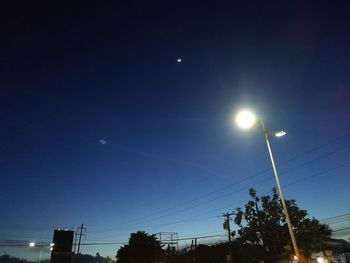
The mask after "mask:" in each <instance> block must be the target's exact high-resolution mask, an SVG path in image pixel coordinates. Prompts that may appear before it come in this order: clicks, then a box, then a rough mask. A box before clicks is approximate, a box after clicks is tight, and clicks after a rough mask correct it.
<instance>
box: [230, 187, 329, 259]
mask: <svg viewBox="0 0 350 263" xmlns="http://www.w3.org/2000/svg"><path fill="white" fill-rule="evenodd" d="M249 195H250V197H251V199H250V200H249V201H248V203H247V204H246V205H245V207H244V209H242V208H237V209H236V214H235V218H234V222H235V224H236V225H237V226H238V227H239V229H238V231H237V234H238V235H237V237H236V241H237V242H239V243H240V244H249V245H253V246H256V247H263V248H264V250H265V255H266V256H279V255H281V254H282V253H283V252H285V248H286V246H288V247H290V248H291V247H292V246H291V241H290V235H289V232H288V226H287V223H286V219H285V216H284V213H283V209H282V204H281V202H280V199H279V197H278V195H277V191H276V189H275V188H274V189H273V190H272V195H271V196H270V195H265V196H262V197H258V196H257V195H256V191H255V190H254V189H250V190H249ZM286 205H287V209H288V212H289V215H290V218H291V223H292V226H293V229H294V233H295V236H296V239H297V243H298V246H299V249H301V250H302V252H303V254H304V256H305V257H306V258H308V257H309V256H310V254H311V252H312V251H321V250H323V249H324V248H325V245H324V241H326V240H327V239H329V238H330V235H331V230H330V228H329V227H328V226H327V225H323V224H320V222H319V221H318V220H316V219H315V218H311V219H310V218H308V217H307V216H308V213H307V211H306V210H303V209H300V208H299V207H298V206H297V204H296V202H295V200H293V199H292V200H286Z"/></svg>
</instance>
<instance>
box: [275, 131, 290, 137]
mask: <svg viewBox="0 0 350 263" xmlns="http://www.w3.org/2000/svg"><path fill="white" fill-rule="evenodd" d="M286 134H287V133H286V132H285V131H279V132H276V133H275V136H276V137H282V136H284V135H286Z"/></svg>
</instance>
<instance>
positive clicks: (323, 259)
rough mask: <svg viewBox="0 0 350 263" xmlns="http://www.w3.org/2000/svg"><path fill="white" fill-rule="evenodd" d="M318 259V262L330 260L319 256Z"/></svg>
mask: <svg viewBox="0 0 350 263" xmlns="http://www.w3.org/2000/svg"><path fill="white" fill-rule="evenodd" d="M316 261H317V262H318V263H328V260H327V259H326V258H324V257H317V259H316Z"/></svg>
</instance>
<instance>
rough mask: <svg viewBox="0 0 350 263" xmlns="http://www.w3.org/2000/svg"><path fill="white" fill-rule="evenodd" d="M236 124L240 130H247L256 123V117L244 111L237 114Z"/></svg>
mask: <svg viewBox="0 0 350 263" xmlns="http://www.w3.org/2000/svg"><path fill="white" fill-rule="evenodd" d="M235 121H236V124H237V125H238V126H239V127H240V128H242V129H245V130H246V129H249V128H251V127H253V126H254V125H255V123H256V117H255V115H254V113H252V112H250V111H247V110H244V111H241V112H239V113H238V114H237V116H236V118H235Z"/></svg>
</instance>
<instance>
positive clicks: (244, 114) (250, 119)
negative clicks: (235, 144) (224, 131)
mask: <svg viewBox="0 0 350 263" xmlns="http://www.w3.org/2000/svg"><path fill="white" fill-rule="evenodd" d="M235 121H236V123H237V125H238V126H239V127H240V128H242V129H245V130H247V129H250V128H253V127H255V126H256V125H258V124H257V118H256V116H255V114H254V113H252V112H251V111H248V110H243V111H241V112H239V113H238V114H237V115H236V118H235ZM260 123H261V128H262V132H263V134H264V137H265V141H266V145H267V149H268V152H269V156H270V160H271V165H272V170H273V173H274V175H275V180H276V184H277V188H278V192H279V195H280V199H281V203H282V207H283V212H284V215H285V217H286V222H287V225H288V230H289V234H290V238H291V241H292V245H293V249H294V259H296V260H300V254H299V249H298V245H297V242H296V240H295V236H294V231H293V227H292V223H291V221H290V217H289V213H288V209H287V205H286V202H285V200H284V196H283V192H282V188H281V184H280V180H279V178H278V173H277V169H276V165H275V161H274V158H273V155H272V150H271V146H270V142H269V139H268V137H269V136H270V135H274V136H276V137H281V136H284V135H285V134H286V132H285V131H278V132H270V131H268V130H267V129H266V128H265V124H264V121H263V119H262V118H261V119H260Z"/></svg>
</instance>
